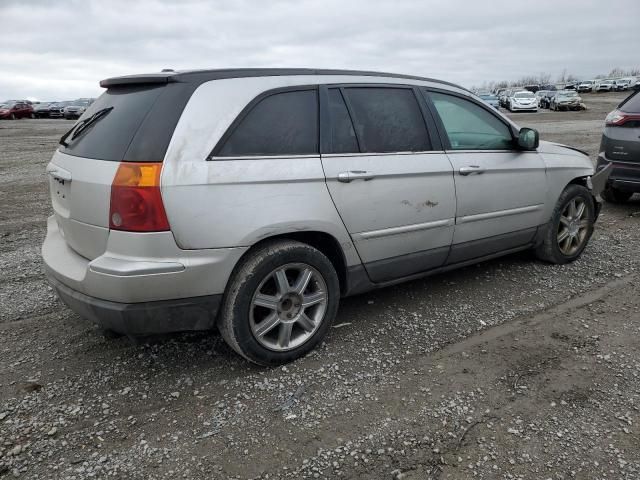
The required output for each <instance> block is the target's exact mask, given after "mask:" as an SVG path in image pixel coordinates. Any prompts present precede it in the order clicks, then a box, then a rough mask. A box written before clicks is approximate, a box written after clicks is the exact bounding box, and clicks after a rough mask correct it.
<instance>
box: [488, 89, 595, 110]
mask: <svg viewBox="0 0 640 480" xmlns="http://www.w3.org/2000/svg"><path fill="white" fill-rule="evenodd" d="M478 96H479V97H480V98H481V99H482V100H484V102H485V103H488V104H489V105H491V106H492V107H494V108H496V109H499V108H500V107H503V108H506V109H508V110H509V111H510V112H520V111H527V112H537V111H538V109H539V108H548V109H551V110H555V111H558V110H583V109H584V108H585V106H584V104H583V103H582V98H581V97H580V96H579V95H578V93H577V92H576V91H575V90H538V91H537V92H535V93H533V92H531V91H529V90H524V89H522V88H513V89H502V90H499V91H498V92H496V93H495V94H494V93H488V92H480V93H479V94H478Z"/></svg>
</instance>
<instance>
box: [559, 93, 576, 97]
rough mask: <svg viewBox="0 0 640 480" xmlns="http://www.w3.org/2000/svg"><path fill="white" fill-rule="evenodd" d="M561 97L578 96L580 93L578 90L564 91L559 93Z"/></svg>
mask: <svg viewBox="0 0 640 480" xmlns="http://www.w3.org/2000/svg"><path fill="white" fill-rule="evenodd" d="M558 96H559V97H577V96H578V94H577V93H576V92H562V93H558Z"/></svg>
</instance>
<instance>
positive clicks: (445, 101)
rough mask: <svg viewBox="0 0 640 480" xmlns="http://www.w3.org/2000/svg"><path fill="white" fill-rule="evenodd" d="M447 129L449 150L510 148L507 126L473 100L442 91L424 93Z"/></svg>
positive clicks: (509, 133)
mask: <svg viewBox="0 0 640 480" xmlns="http://www.w3.org/2000/svg"><path fill="white" fill-rule="evenodd" d="M427 94H428V95H429V96H430V97H431V100H433V103H434V105H435V107H436V110H437V112H438V115H439V116H440V119H441V120H442V123H443V125H444V129H445V131H446V132H447V137H448V138H449V143H450V145H451V149H452V150H510V149H512V148H513V138H512V136H511V130H510V129H509V127H508V126H507V125H506V124H504V123H503V122H502V121H500V120H499V119H498V118H497V117H496V116H495V115H493V114H491V113H490V112H488V111H487V110H485V109H484V108H482V107H481V106H479V105H476V104H475V103H473V102H471V101H469V100H465V99H463V98H460V97H457V96H455V95H447V94H444V93H436V92H427Z"/></svg>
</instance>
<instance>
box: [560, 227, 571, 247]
mask: <svg viewBox="0 0 640 480" xmlns="http://www.w3.org/2000/svg"><path fill="white" fill-rule="evenodd" d="M568 236H569V229H567V228H565V229H564V230H563V231H562V233H560V234H559V235H558V243H562V242H563V241H564V240H565V239H566V238H567V237H568Z"/></svg>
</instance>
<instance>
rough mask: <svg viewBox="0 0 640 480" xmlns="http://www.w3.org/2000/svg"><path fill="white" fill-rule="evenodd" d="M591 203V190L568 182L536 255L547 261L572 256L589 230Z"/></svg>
mask: <svg viewBox="0 0 640 480" xmlns="http://www.w3.org/2000/svg"><path fill="white" fill-rule="evenodd" d="M594 223H595V205H594V201H593V197H592V196H591V192H590V191H589V190H588V189H587V188H585V187H583V186H582V185H575V184H572V185H569V186H567V188H565V189H564V191H563V192H562V193H561V194H560V198H558V202H557V203H556V206H555V208H554V209H553V214H552V216H551V221H550V223H549V226H548V228H547V231H546V232H545V234H544V238H543V241H542V243H541V244H540V245H539V246H538V247H537V248H536V256H537V257H538V258H539V259H541V260H544V261H546V262H549V263H555V264H565V263H569V262H573V261H574V260H576V259H577V258H578V257H579V256H580V255H581V254H582V252H583V250H584V249H585V247H586V246H587V243H589V239H590V238H591V235H592V234H593V225H594Z"/></svg>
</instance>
